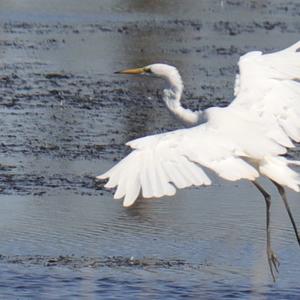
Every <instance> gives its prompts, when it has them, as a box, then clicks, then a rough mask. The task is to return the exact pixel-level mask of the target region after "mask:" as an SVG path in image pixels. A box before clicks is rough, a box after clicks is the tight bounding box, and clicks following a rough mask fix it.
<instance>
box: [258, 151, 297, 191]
mask: <svg viewBox="0 0 300 300" xmlns="http://www.w3.org/2000/svg"><path fill="white" fill-rule="evenodd" d="M289 165H295V166H300V161H296V160H295V161H293V160H288V159H286V158H285V157H281V156H276V157H274V156H272V157H265V158H264V160H263V161H262V162H261V164H260V167H259V170H260V172H261V174H263V175H265V176H267V177H268V178H270V179H272V180H274V181H275V182H277V183H279V184H280V185H283V186H287V187H289V188H290V189H292V190H294V191H296V192H299V191H300V175H299V173H297V172H295V171H294V170H292V169H291V168H290V167H289Z"/></svg>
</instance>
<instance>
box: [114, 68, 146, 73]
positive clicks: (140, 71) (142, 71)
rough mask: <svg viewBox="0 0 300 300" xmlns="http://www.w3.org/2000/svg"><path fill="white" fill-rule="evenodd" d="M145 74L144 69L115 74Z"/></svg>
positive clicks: (127, 70)
mask: <svg viewBox="0 0 300 300" xmlns="http://www.w3.org/2000/svg"><path fill="white" fill-rule="evenodd" d="M144 73H145V69H144V68H137V69H126V70H122V71H117V72H115V74H144Z"/></svg>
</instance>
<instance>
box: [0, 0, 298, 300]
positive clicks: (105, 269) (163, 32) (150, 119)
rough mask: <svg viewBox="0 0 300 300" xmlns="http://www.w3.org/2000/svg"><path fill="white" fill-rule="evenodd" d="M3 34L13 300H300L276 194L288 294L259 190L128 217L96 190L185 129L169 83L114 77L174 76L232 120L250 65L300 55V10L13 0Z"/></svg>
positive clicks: (276, 233) (3, 146) (7, 282)
mask: <svg viewBox="0 0 300 300" xmlns="http://www.w3.org/2000/svg"><path fill="white" fill-rule="evenodd" d="M0 33H1V35H0V66H1V73H0V87H1V90H0V91H1V95H0V97H1V99H0V114H1V129H2V130H1V132H0V136H1V143H0V162H1V166H0V179H1V180H0V189H1V208H0V254H1V256H0V271H1V273H0V274H1V277H0V296H1V298H3V299H26V298H28V299H33V298H36V299H63V298H68V299H70V298H80V297H81V298H86V299H181V298H191V299H220V298H222V299H232V298H236V299H298V298H299V295H300V289H299V278H300V250H299V247H298V246H297V244H296V241H295V238H294V235H293V231H292V229H291V226H290V223H289V220H288V217H287V215H286V213H285V211H284V208H283V205H282V203H281V202H280V200H279V199H278V196H277V194H276V193H275V190H274V189H273V187H271V186H270V185H269V184H267V183H265V186H266V187H267V188H269V190H270V192H271V193H272V195H273V196H274V201H273V202H274V204H273V206H272V238H273V239H272V242H273V248H274V250H275V251H276V253H277V254H278V256H279V258H280V260H281V266H280V274H279V279H278V281H277V282H276V283H275V284H273V283H272V280H271V277H270V274H269V271H268V266H267V262H266V256H265V230H264V226H265V207H264V201H263V200H262V199H261V196H260V195H259V194H258V193H257V191H256V190H255V189H254V188H252V186H251V185H250V184H249V183H247V182H236V183H227V182H224V181H222V180H220V179H218V178H215V179H214V184H213V185H212V186H211V187H208V188H201V189H188V190H184V191H180V192H178V193H177V194H176V196H174V197H171V198H164V199H160V200H157V201H142V202H140V203H138V205H136V206H135V207H134V208H132V209H124V208H122V206H121V203H120V202H119V201H113V200H112V193H111V192H108V191H105V190H103V185H102V184H97V183H95V180H94V177H95V176H96V175H98V174H100V173H102V172H103V171H105V170H106V169H107V168H109V167H110V166H111V165H113V164H114V163H115V161H116V160H119V159H120V158H121V157H123V156H124V155H125V154H126V153H127V151H128V149H126V148H125V147H124V146H123V144H124V143H125V142H126V141H128V140H130V139H132V138H136V137H139V136H143V135H147V134H150V133H155V132H162V131H165V130H168V129H170V130H171V129H174V128H177V127H178V125H177V124H176V122H175V121H174V120H173V119H172V117H171V116H169V114H168V113H167V111H166V109H165V108H164V105H163V103H162V101H161V100H160V99H159V96H160V87H161V82H160V81H159V80H149V79H146V78H135V77H122V76H119V75H114V74H113V72H114V71H116V70H119V69H122V68H124V67H135V66H140V65H146V64H150V63H153V62H166V63H169V64H173V65H176V66H177V67H178V68H179V69H180V71H181V73H182V76H183V78H184V82H185V88H186V90H185V94H184V100H183V102H184V104H185V105H188V106H189V107H191V108H193V109H197V108H206V107H208V106H211V105H219V106H224V105H226V104H227V103H229V102H230V100H231V98H232V87H233V81H234V74H235V72H236V61H237V60H238V58H239V56H240V55H241V54H243V53H245V52H246V51H249V50H253V49H260V50H275V49H280V48H284V47H286V46H288V45H290V44H292V43H294V42H295V41H297V40H299V36H300V35H299V33H300V4H299V1H297V0H293V1H283V0H282V1H281V0H278V1H277V0H276V1H275V0H274V1H247V2H246V1H229V0H228V1H225V0H224V1H196V0H194V1H191V0H188V1H154V0H152V1H130V0H124V1H123V0H122V1H121V0H120V1H117V0H114V1H108V0H107V1H96V0H89V1H79V0H73V1H67V0H63V1H62V0H60V1H58V0H52V1H41V0H40V1H39V0H25V1H10V0H6V1H5V0H2V1H1V2H0ZM291 155H292V156H293V157H295V158H297V157H298V158H299V157H300V155H299V150H298V149H296V150H294V151H293V152H292V154H291ZM212 177H213V176H212ZM289 198H290V205H291V206H292V208H293V211H294V215H295V218H296V222H297V223H298V224H300V217H299V215H300V205H299V195H298V194H296V193H292V192H290V193H289Z"/></svg>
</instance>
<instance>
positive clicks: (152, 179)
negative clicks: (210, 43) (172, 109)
mask: <svg viewBox="0 0 300 300" xmlns="http://www.w3.org/2000/svg"><path fill="white" fill-rule="evenodd" d="M239 67H240V75H239V76H238V78H237V82H236V87H235V94H236V98H235V100H234V101H233V102H232V103H231V104H230V105H229V106H228V107H226V108H210V109H208V110H206V112H205V114H206V116H207V120H208V121H207V123H205V124H202V125H199V126H196V127H193V128H189V129H181V130H176V131H173V132H169V133H165V134H159V135H153V136H149V137H144V138H140V139H137V140H134V141H131V142H129V143H128V145H129V146H130V147H131V148H133V149H134V150H133V151H132V152H131V153H130V154H129V155H128V156H127V157H125V158H124V159H123V160H122V161H120V162H119V163H118V164H117V165H115V166H114V167H113V168H112V169H110V170H109V171H108V172H106V173H105V174H103V175H101V176H98V177H97V178H99V179H107V178H108V179H109V180H108V182H107V184H106V187H107V188H114V187H117V190H116V193H115V196H114V197H115V198H116V199H119V198H123V197H125V199H124V202H123V205H124V206H127V207H128V206H131V205H132V204H133V203H134V202H135V201H136V199H137V197H138V195H139V194H140V193H141V194H142V195H143V197H145V198H152V197H161V196H164V195H174V194H175V192H176V189H175V187H177V188H184V187H188V186H191V185H195V186H200V185H209V184H210V183H211V181H210V179H209V178H208V176H207V175H206V173H205V171H204V170H203V167H205V168H209V169H211V170H213V171H214V172H216V173H217V174H218V175H219V176H221V177H223V178H224V179H227V180H238V179H242V178H244V179H249V180H255V178H257V177H258V176H259V173H258V171H257V170H259V172H260V173H261V174H264V175H266V176H268V177H269V178H271V179H273V180H275V181H277V182H278V183H280V184H283V185H286V186H289V187H290V188H292V189H294V190H296V191H299V185H300V177H299V175H298V174H297V173H295V172H294V171H293V170H291V169H289V168H288V164H298V165H299V164H300V163H299V162H291V161H289V160H287V159H286V158H284V157H281V156H280V155H281V154H284V153H286V148H289V147H293V143H292V140H294V141H296V142H299V141H300V122H299V120H300V82H299V77H300V42H298V43H297V44H295V45H293V46H292V47H290V48H287V49H286V50H283V51H280V52H276V53H273V54H266V55H263V54H262V53H261V52H250V53H248V54H246V55H244V56H242V57H241V59H240V61H239ZM252 164H253V165H254V166H255V167H254V166H252ZM256 168H257V169H256Z"/></svg>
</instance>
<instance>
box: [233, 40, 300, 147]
mask: <svg viewBox="0 0 300 300" xmlns="http://www.w3.org/2000/svg"><path fill="white" fill-rule="evenodd" d="M239 71H240V74H239V75H238V76H237V78H236V83H235V96H236V98H235V99H234V101H233V102H232V103H231V105H230V106H232V107H239V108H240V109H244V110H247V111H251V112H256V113H257V114H258V115H259V116H260V117H261V118H263V119H264V120H265V124H266V126H269V128H270V130H273V131H274V128H278V127H280V128H282V129H283V130H284V132H285V134H286V135H287V136H288V137H289V138H290V139H292V140H294V141H296V142H300V41H299V42H297V43H296V44H294V45H293V46H291V47H289V48H287V49H284V50H282V51H279V52H275V53H271V54H262V52H258V51H254V52H249V53H247V54H245V55H243V56H242V57H241V58H240V60H239Z"/></svg>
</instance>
